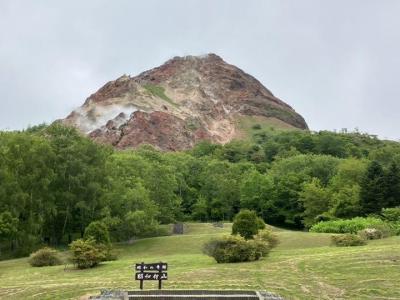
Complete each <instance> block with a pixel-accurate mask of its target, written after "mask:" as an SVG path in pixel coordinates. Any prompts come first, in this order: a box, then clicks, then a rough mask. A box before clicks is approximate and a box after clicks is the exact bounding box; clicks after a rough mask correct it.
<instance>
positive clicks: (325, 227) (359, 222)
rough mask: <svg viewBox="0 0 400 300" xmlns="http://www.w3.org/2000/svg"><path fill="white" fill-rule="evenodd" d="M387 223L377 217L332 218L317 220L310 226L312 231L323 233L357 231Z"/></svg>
mask: <svg viewBox="0 0 400 300" xmlns="http://www.w3.org/2000/svg"><path fill="white" fill-rule="evenodd" d="M385 225H387V224H386V223H385V222H384V221H383V220H381V219H378V218H372V217H368V218H361V217H357V218H353V219H349V220H343V219H338V220H332V221H326V222H319V223H317V224H315V225H313V226H312V227H311V228H310V231H312V232H325V233H354V234H355V233H357V232H358V231H360V230H363V229H366V228H377V229H378V227H379V226H385Z"/></svg>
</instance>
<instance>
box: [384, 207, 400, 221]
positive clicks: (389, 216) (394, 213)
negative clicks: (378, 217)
mask: <svg viewBox="0 0 400 300" xmlns="http://www.w3.org/2000/svg"><path fill="white" fill-rule="evenodd" d="M382 216H383V218H384V219H385V220H387V221H389V222H400V207H392V208H383V209H382Z"/></svg>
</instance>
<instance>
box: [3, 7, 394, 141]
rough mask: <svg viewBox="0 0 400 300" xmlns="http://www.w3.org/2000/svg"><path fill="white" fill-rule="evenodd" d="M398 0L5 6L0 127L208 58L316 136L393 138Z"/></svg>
mask: <svg viewBox="0 0 400 300" xmlns="http://www.w3.org/2000/svg"><path fill="white" fill-rule="evenodd" d="M399 11H400V2H399V1H396V0H393V1H390V0H384V1H373V0H370V1H368V0H352V1H347V0H346V1H345V0H341V1H337V0H335V1H333V0H332V1H321V0H313V1H311V0H303V1H294V0H293V1H289V0H276V1H221V0H220V1H207V0H198V1H194V0H186V1H185V0H181V1H162V0H159V1H129V0H126V1H122V0H119V1H100V0H92V1H71V0H69V1H51V0H48V1H20V0H2V1H1V2H0V104H1V109H0V129H21V128H24V127H26V126H28V125H29V124H37V123H40V122H51V121H53V120H55V119H57V118H62V117H65V116H66V115H67V114H68V113H69V112H70V111H71V110H72V109H73V108H75V107H77V106H80V105H81V104H82V103H83V101H84V100H85V98H86V97H88V96H89V95H90V94H91V93H93V92H95V91H96V90H97V89H98V88H99V87H100V86H102V85H103V84H104V83H105V82H107V81H109V80H112V79H115V78H116V77H118V76H120V75H122V74H124V73H127V74H131V75H135V74H137V73H140V72H142V71H144V70H146V69H149V68H152V67H154V66H157V65H159V64H161V63H163V62H164V61H165V60H167V59H168V58H170V57H172V56H175V55H187V54H193V55H197V54H204V53H208V52H215V53H217V54H219V55H220V56H222V57H223V58H224V59H225V60H226V61H228V62H229V63H232V64H235V65H237V66H239V67H240V68H242V69H244V70H245V71H246V72H248V73H250V74H252V75H253V76H255V77H256V78H258V79H259V80H260V81H261V82H262V83H263V84H264V85H265V86H266V87H267V88H269V89H270V90H271V91H272V92H273V93H274V94H275V95H277V96H278V97H280V98H282V99H283V100H285V101H286V102H287V103H289V104H290V105H292V106H293V107H294V108H295V109H296V110H297V111H298V112H299V113H301V114H302V115H303V116H304V117H305V118H306V120H307V122H308V123H309V125H310V127H311V128H312V129H313V130H320V129H329V130H333V129H341V128H349V129H353V128H355V127H358V128H359V129H360V130H361V131H368V132H370V133H374V134H379V135H380V136H381V137H383V138H391V139H400V133H399V131H398V127H399V125H400V113H399V108H400V102H399V101H397V100H399V99H398V98H399V97H400V84H399V83H398V80H399V78H400V56H399V53H400V19H399V18H398V14H399Z"/></svg>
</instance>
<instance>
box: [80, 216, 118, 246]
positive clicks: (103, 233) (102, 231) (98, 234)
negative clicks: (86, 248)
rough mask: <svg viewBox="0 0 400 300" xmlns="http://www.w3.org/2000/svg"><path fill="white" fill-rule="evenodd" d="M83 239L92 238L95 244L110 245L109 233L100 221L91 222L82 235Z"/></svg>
mask: <svg viewBox="0 0 400 300" xmlns="http://www.w3.org/2000/svg"><path fill="white" fill-rule="evenodd" d="M83 237H84V238H85V239H88V238H89V237H92V238H93V239H94V240H95V241H96V243H98V244H104V245H110V244H111V242H110V233H109V232H108V228H107V225H106V224H105V223H103V222H101V221H94V222H91V223H90V224H89V225H88V226H87V227H86V228H85V233H84V235H83Z"/></svg>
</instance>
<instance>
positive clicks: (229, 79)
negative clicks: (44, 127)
mask: <svg viewBox="0 0 400 300" xmlns="http://www.w3.org/2000/svg"><path fill="white" fill-rule="evenodd" d="M61 122H63V123H64V124H67V125H72V126H75V127H77V128H78V129H79V130H81V131H82V132H84V133H86V134H87V135H89V136H90V137H91V138H93V139H94V140H96V141H98V142H101V143H107V144H111V145H113V146H115V147H116V148H120V149H126V148H131V147H136V146H138V145H140V144H151V145H153V146H155V147H156V148H159V149H161V150H184V149H189V148H191V147H193V146H194V145H195V143H196V142H198V141H200V140H205V139H206V140H210V141H212V142H216V143H226V142H229V141H231V140H232V139H235V138H246V136H247V135H248V134H249V133H248V131H249V129H250V128H259V127H263V126H271V125H272V126H278V127H285V128H299V129H307V128H308V127H307V124H306V122H305V121H304V119H303V117H302V116H300V115H299V114H298V113H296V112H295V111H294V109H293V108H292V107H290V106H289V105H288V104H286V103H285V102H283V101H282V100H280V99H278V98H277V97H275V96H274V95H273V94H272V93H271V91H269V90H268V89H267V88H265V87H264V86H263V85H262V84H261V83H260V82H259V81H258V80H257V79H255V78H254V77H252V76H251V75H249V74H246V73H245V72H243V71H242V70H240V69H239V68H237V67H235V66H233V65H230V64H228V63H226V62H225V61H224V60H223V59H222V58H221V57H219V56H217V55H215V54H208V55H204V56H185V57H174V58H172V59H170V60H169V61H167V62H166V63H164V64H163V65H161V66H160V67H157V68H154V69H151V70H149V71H146V72H143V73H141V74H139V75H138V76H136V77H130V76H127V75H123V76H121V77H120V78H118V79H116V80H114V81H110V82H108V83H107V84H106V85H104V86H103V87H102V88H100V89H99V90H98V91H97V92H96V93H94V94H92V95H91V96H90V97H89V98H87V99H86V101H85V103H84V104H83V105H82V106H81V107H79V108H78V109H76V110H74V111H73V112H72V113H71V114H70V115H69V116H68V117H67V118H65V119H63V120H61Z"/></svg>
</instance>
